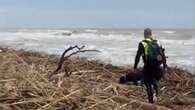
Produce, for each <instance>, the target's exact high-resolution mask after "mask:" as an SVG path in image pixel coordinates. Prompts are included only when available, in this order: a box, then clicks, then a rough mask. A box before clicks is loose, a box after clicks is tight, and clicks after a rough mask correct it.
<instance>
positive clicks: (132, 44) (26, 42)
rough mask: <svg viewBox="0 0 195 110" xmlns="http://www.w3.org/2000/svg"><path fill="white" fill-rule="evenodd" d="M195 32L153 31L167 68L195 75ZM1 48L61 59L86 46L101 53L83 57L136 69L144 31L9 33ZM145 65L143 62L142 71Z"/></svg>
mask: <svg viewBox="0 0 195 110" xmlns="http://www.w3.org/2000/svg"><path fill="white" fill-rule="evenodd" d="M193 32H194V31H193V29H155V28H154V29H153V36H154V37H155V38H156V39H157V40H159V41H160V42H161V44H162V46H163V47H164V48H165V53H166V56H167V57H168V59H167V64H168V65H170V66H178V67H179V68H183V69H186V70H188V71H190V72H194V68H195V66H194V65H195V64H194V47H195V42H194V40H195V37H194V36H193V35H194V34H193ZM0 38H1V40H0V45H1V46H8V47H12V48H15V49H25V50H32V51H39V52H45V53H48V54H57V55H60V54H61V53H62V51H63V50H64V49H66V48H67V47H69V46H70V45H79V46H82V45H85V46H86V48H88V49H96V50H99V51H101V53H93V52H90V53H84V54H80V56H81V57H87V58H88V59H91V60H98V61H99V62H102V63H107V64H112V65H115V66H127V67H131V66H133V65H134V58H135V55H136V51H137V47H138V43H139V42H140V41H141V40H143V29H133V28H132V29H98V28H97V29H96V28H93V29H76V28H75V29H25V28H24V29H5V30H1V31H0ZM142 65H143V63H142V62H140V65H139V67H142Z"/></svg>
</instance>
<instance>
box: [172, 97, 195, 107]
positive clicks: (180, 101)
mask: <svg viewBox="0 0 195 110" xmlns="http://www.w3.org/2000/svg"><path fill="white" fill-rule="evenodd" d="M171 102H172V103H174V104H177V105H194V104H195V98H191V97H186V96H181V95H176V96H174V97H173V98H172V99H171Z"/></svg>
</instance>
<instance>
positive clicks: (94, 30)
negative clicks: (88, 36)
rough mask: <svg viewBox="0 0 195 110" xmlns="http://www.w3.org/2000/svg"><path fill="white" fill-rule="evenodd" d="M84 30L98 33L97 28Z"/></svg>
mask: <svg viewBox="0 0 195 110" xmlns="http://www.w3.org/2000/svg"><path fill="white" fill-rule="evenodd" d="M84 32H86V33H98V30H96V29H86V30H84Z"/></svg>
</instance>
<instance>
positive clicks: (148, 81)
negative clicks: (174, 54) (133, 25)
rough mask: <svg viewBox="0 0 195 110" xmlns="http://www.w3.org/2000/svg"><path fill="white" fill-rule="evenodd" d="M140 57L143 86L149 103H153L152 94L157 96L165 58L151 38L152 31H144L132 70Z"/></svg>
mask: <svg viewBox="0 0 195 110" xmlns="http://www.w3.org/2000/svg"><path fill="white" fill-rule="evenodd" d="M141 56H142V59H143V62H144V67H143V74H144V76H143V77H144V84H145V86H146V91H147V95H148V101H149V103H154V100H153V92H154V90H155V92H156V96H158V95H159V82H158V81H159V80H160V79H161V77H162V71H161V68H160V66H161V64H163V67H164V68H166V57H165V54H164V49H163V48H162V46H161V45H160V44H159V42H158V41H157V40H155V39H154V38H153V37H152V30H151V29H150V28H146V29H145V30H144V40H142V41H141V42H140V43H139V46H138V50H137V54H136V57H135V64H134V69H137V65H138V63H139V60H140V57H141Z"/></svg>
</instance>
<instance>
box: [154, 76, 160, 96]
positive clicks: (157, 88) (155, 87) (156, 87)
mask: <svg viewBox="0 0 195 110" xmlns="http://www.w3.org/2000/svg"><path fill="white" fill-rule="evenodd" d="M153 86H154V90H155V93H156V96H159V82H158V81H157V80H156V79H153Z"/></svg>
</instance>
